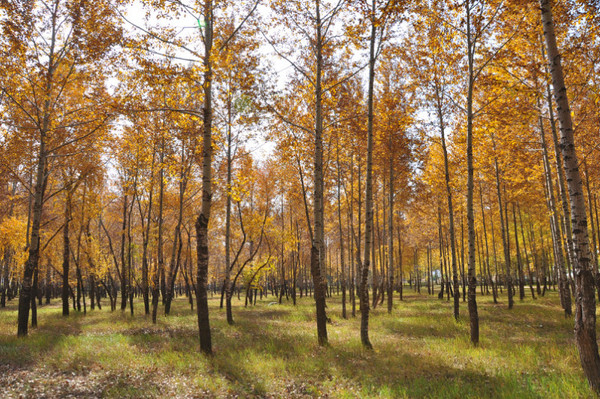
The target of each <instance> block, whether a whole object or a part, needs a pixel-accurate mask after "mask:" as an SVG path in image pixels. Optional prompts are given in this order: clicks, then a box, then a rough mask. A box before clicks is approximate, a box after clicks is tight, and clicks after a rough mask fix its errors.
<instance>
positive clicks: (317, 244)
mask: <svg viewBox="0 0 600 399" xmlns="http://www.w3.org/2000/svg"><path fill="white" fill-rule="evenodd" d="M315 8H316V21H315V25H316V41H315V48H316V53H317V54H316V56H317V63H316V79H315V82H316V83H315V154H314V155H315V157H314V198H313V213H314V223H315V229H314V236H313V242H312V247H311V253H310V270H311V274H312V278H313V284H314V290H315V305H316V311H317V338H318V342H319V345H322V346H323V345H327V342H328V340H327V314H326V313H325V307H326V304H325V296H326V289H327V287H326V283H325V276H324V271H325V270H324V269H325V267H324V266H325V265H324V264H323V259H324V257H325V252H324V251H325V245H324V234H325V226H324V208H323V206H324V201H323V189H324V188H323V186H324V182H323V103H322V95H323V89H322V83H321V79H322V74H323V72H322V69H323V54H322V52H323V37H322V35H321V34H322V32H321V28H322V24H321V9H320V0H316V1H315Z"/></svg>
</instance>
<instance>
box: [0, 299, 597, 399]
mask: <svg viewBox="0 0 600 399" xmlns="http://www.w3.org/2000/svg"><path fill="white" fill-rule="evenodd" d="M406 291H408V290H406ZM503 299H504V303H502V304H499V305H494V304H493V303H492V300H491V297H479V298H478V301H479V315H480V326H481V344H480V346H479V347H478V348H473V347H472V346H471V345H470V343H469V338H468V331H469V325H468V315H467V310H466V304H464V303H462V302H461V321H460V322H458V323H456V322H454V320H453V318H452V310H451V303H449V302H446V300H443V301H440V300H438V299H437V297H436V298H434V297H433V296H431V297H428V296H427V295H417V294H414V293H412V292H410V293H408V295H406V296H405V301H404V302H402V303H398V302H396V304H395V307H394V311H393V313H392V314H391V315H388V314H387V311H386V310H385V309H384V308H377V309H376V310H375V311H374V312H372V318H371V324H370V331H371V341H372V343H373V346H374V347H375V350H374V351H372V352H369V351H365V350H363V349H362V347H361V344H360V339H359V325H360V320H359V318H358V317H357V318H349V319H348V320H344V319H342V318H341V317H340V313H341V302H340V298H339V297H336V298H330V299H329V300H328V312H329V316H330V317H331V319H332V323H331V324H330V325H329V326H328V333H329V341H330V343H331V346H330V347H327V348H320V347H318V345H317V344H316V325H315V322H314V320H313V319H314V316H313V314H314V306H313V301H312V300H310V299H307V298H304V299H302V300H300V301H299V304H298V306H297V307H295V308H294V307H293V306H292V305H291V304H284V305H277V304H272V303H271V300H273V297H269V298H267V299H265V300H264V301H262V302H260V303H259V304H258V305H257V306H256V307H253V308H247V309H245V308H244V307H243V303H238V302H237V301H236V300H234V318H235V319H236V324H235V325H234V326H228V325H227V323H226V321H225V315H224V311H222V310H219V309H218V308H217V306H218V301H217V299H216V298H214V299H211V300H210V306H211V323H212V324H211V326H212V331H213V345H214V349H215V356H214V357H212V358H207V357H205V356H203V355H201V354H200V353H199V351H198V347H199V343H198V337H197V324H196V317H195V313H193V312H191V311H190V310H189V305H188V304H187V303H186V301H185V299H180V300H178V301H176V303H175V305H174V310H173V314H172V315H171V316H169V317H167V318H165V317H164V316H161V317H160V318H159V322H158V324H157V325H156V326H154V325H152V323H151V321H150V320H149V319H148V318H145V317H144V316H143V315H137V316H135V317H133V318H132V317H130V316H129V312H127V313H123V314H122V313H121V312H120V311H115V312H112V313H111V312H110V311H109V310H105V308H103V310H101V311H98V310H95V311H92V312H88V314H87V315H85V316H84V315H83V314H77V313H75V314H73V315H72V316H71V317H69V318H63V317H62V316H61V315H60V312H61V310H60V308H59V307H58V302H55V305H52V306H45V307H43V308H42V309H41V310H40V311H39V326H40V327H39V328H37V329H36V330H34V331H32V332H31V333H30V336H29V337H28V338H26V339H17V338H16V336H15V335H16V304H11V306H10V307H8V308H7V309H5V310H1V311H0V397H2V398H12V397H15V398H17V397H32V398H38V397H50V398H54V397H60V398H63V397H74V398H96V397H103V398H127V397H129V398H154V397H157V398H166V397H182V398H183V397H319V396H321V397H342V398H354V397H360V398H364V397H389V398H404V397H406V398H461V399H463V398H587V397H592V392H591V390H590V389H589V388H588V387H587V384H586V381H585V379H584V376H583V373H582V371H581V368H580V366H579V361H578V356H577V351H576V349H575V345H574V340H573V334H572V331H573V328H572V324H573V323H572V320H568V319H565V318H564V317H563V316H562V312H561V310H560V307H559V306H558V298H557V296H556V295H555V294H554V293H551V294H550V295H547V296H546V297H545V298H541V299H538V300H535V301H533V300H531V299H528V300H525V302H523V303H520V302H518V301H517V302H516V304H515V308H514V309H513V310H512V311H508V310H507V308H506V304H505V302H506V300H505V298H503ZM136 310H137V311H138V312H139V311H142V312H143V306H141V305H140V304H138V306H137V309H136ZM21 395H22V396H21Z"/></svg>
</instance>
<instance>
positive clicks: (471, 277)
mask: <svg viewBox="0 0 600 399" xmlns="http://www.w3.org/2000/svg"><path fill="white" fill-rule="evenodd" d="M470 3H471V2H470V1H469V0H467V1H466V4H465V7H466V11H467V13H466V17H467V49H468V64H469V81H468V87H467V232H468V242H469V263H468V268H467V280H468V287H469V292H468V295H467V298H468V300H467V305H468V308H469V320H470V327H471V342H472V343H473V345H477V344H478V343H479V316H478V314H477V300H476V298H475V295H476V292H475V290H476V284H477V279H476V277H475V217H474V213H473V88H474V85H475V77H474V72H473V62H474V58H475V44H474V43H473V41H472V37H471V4H470Z"/></svg>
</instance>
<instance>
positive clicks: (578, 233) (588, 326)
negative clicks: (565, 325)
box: [540, 0, 600, 394]
mask: <svg viewBox="0 0 600 399" xmlns="http://www.w3.org/2000/svg"><path fill="white" fill-rule="evenodd" d="M540 5H541V13H542V25H543V27H544V36H545V38H546V46H547V48H548V61H549V63H550V66H551V67H550V71H551V74H552V86H553V88H554V99H555V101H556V104H557V109H558V120H559V122H560V136H561V142H560V150H561V154H562V158H563V161H564V164H563V167H564V171H565V175H566V177H567V184H568V188H569V198H570V201H571V202H570V203H571V222H572V226H573V232H572V234H573V249H574V255H575V256H574V257H573V258H574V261H575V263H574V264H573V268H574V271H575V282H576V283H575V289H576V295H575V298H576V302H575V340H576V342H577V349H578V350H579V359H580V360H581V365H582V367H583V371H584V373H585V375H586V377H587V379H588V382H589V384H590V386H591V387H592V389H593V390H594V391H595V392H596V394H600V355H599V354H598V341H597V340H596V298H595V296H594V295H595V292H594V290H595V284H594V276H593V272H592V268H591V267H590V258H591V255H590V246H589V238H588V231H587V215H586V209H585V200H584V196H583V184H582V181H581V176H580V174H579V161H578V159H577V153H576V151H575V140H574V138H573V121H572V120H571V109H570V107H569V101H568V98H567V90H566V86H565V82H564V77H563V71H562V66H561V62H560V53H559V51H558V46H557V44H556V35H555V33H554V22H553V19H552V7H551V4H550V0H540Z"/></svg>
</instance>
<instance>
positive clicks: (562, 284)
mask: <svg viewBox="0 0 600 399" xmlns="http://www.w3.org/2000/svg"><path fill="white" fill-rule="evenodd" d="M539 125H540V137H541V141H542V151H543V153H542V160H543V163H544V176H545V182H546V185H545V195H546V206H547V207H548V210H549V211H550V230H551V233H552V248H553V252H554V262H555V264H556V268H557V269H558V270H557V273H558V291H559V295H560V303H561V306H562V307H563V309H564V311H565V316H570V315H571V314H572V310H571V294H570V292H569V283H568V280H567V273H566V267H565V257H564V255H563V246H562V244H563V238H562V233H561V226H560V218H559V216H558V211H557V209H556V200H555V199H554V185H553V183H552V173H551V169H550V161H549V157H548V146H547V145H546V134H545V133H544V122H543V119H542V115H541V114H540V115H539Z"/></svg>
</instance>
